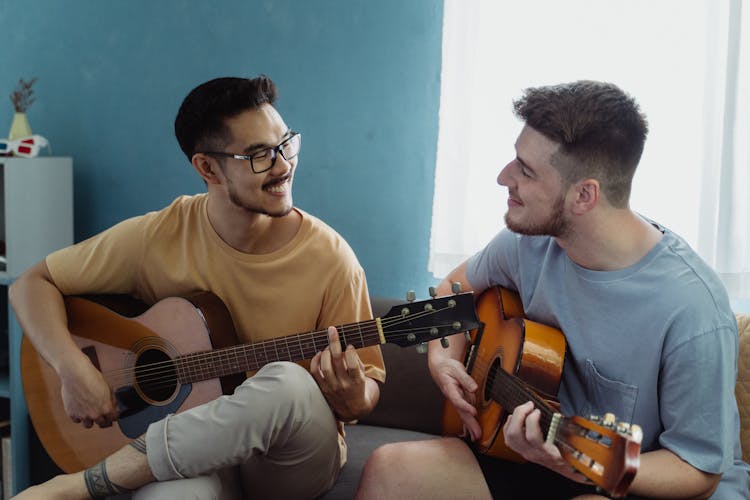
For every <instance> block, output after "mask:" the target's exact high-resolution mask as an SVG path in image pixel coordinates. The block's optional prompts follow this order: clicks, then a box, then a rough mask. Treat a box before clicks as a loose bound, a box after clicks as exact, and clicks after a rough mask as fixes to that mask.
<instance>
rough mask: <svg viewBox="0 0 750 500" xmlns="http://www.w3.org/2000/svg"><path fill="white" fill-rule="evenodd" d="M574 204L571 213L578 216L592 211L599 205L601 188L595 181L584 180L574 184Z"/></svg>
mask: <svg viewBox="0 0 750 500" xmlns="http://www.w3.org/2000/svg"><path fill="white" fill-rule="evenodd" d="M574 187H575V202H574V203H573V212H574V213H576V214H578V215H580V214H584V213H586V212H588V211H589V210H593V208H594V207H595V206H596V205H597V203H599V198H600V196H601V186H600V185H599V181H597V180H596V179H584V180H582V181H579V182H577V183H576V184H575V186H574Z"/></svg>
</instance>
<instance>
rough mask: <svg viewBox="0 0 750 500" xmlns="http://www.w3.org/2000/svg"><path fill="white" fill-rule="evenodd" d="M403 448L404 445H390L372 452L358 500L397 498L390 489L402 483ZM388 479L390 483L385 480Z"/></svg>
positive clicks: (363, 476)
mask: <svg viewBox="0 0 750 500" xmlns="http://www.w3.org/2000/svg"><path fill="white" fill-rule="evenodd" d="M403 448H404V443H390V444H385V445H382V446H380V447H379V448H377V449H376V450H375V451H373V452H372V454H371V455H370V457H369V458H368V459H367V462H365V465H364V467H363V468H362V475H361V477H360V478H359V486H358V488H357V496H356V498H357V499H358V500H364V499H387V498H395V497H394V495H393V492H391V491H390V490H389V488H390V486H391V485H398V484H399V483H400V482H401V481H400V478H399V477H398V474H399V472H400V470H399V468H398V464H403V463H404V460H403V451H404V450H403ZM386 477H387V478H388V481H384V480H383V478H386Z"/></svg>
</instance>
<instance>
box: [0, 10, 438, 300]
mask: <svg viewBox="0 0 750 500" xmlns="http://www.w3.org/2000/svg"><path fill="white" fill-rule="evenodd" d="M442 12H443V6H442V1H441V0H407V1H404V0H273V1H271V0H229V1H214V2H202V1H188V0H158V1H154V0H128V1H114V0H113V1H101V0H66V1H60V0H33V1H29V0H0V23H1V24H0V25H1V26H2V28H1V29H0V47H2V50H0V137H4V136H5V135H6V133H7V129H3V128H2V127H8V128H10V122H11V118H12V114H13V109H12V105H11V103H10V100H9V98H7V97H4V96H9V95H10V92H11V91H12V89H13V87H14V86H15V84H16V82H17V81H18V79H19V78H21V77H23V78H25V79H28V78H30V77H32V76H37V77H38V78H39V81H38V83H37V85H36V86H35V89H36V94H37V96H38V98H37V101H36V102H35V103H34V104H33V105H32V107H31V109H30V110H29V112H28V116H29V121H30V123H31V127H32V129H33V131H34V132H35V133H39V134H42V135H44V136H45V137H47V138H48V139H49V140H50V142H51V145H52V154H53V155H56V156H72V157H73V159H74V168H75V228H76V229H75V234H76V240H80V239H82V238H85V237H87V236H90V235H92V234H94V233H96V232H98V231H100V230H102V229H104V228H106V227H108V226H110V225H111V224H113V223H115V222H117V221H119V220H122V219H124V218H126V217H129V216H132V215H136V214H140V213H142V212H144V211H146V210H153V209H158V208H160V207H162V206H164V205H165V204H167V203H168V202H169V201H170V200H172V199H173V198H174V197H175V196H177V195H179V194H182V193H195V192H199V191H203V190H204V186H203V183H202V182H201V181H200V179H199V178H198V176H197V174H195V173H194V172H193V171H192V169H191V168H190V166H189V164H188V163H187V160H186V159H185V158H184V157H183V156H182V154H181V152H180V150H179V148H178V146H177V143H176V141H175V139H174V136H173V131H172V125H173V120H174V115H175V113H176V111H177V108H178V106H179V104H180V102H181V101H182V99H183V97H184V96H185V95H186V94H187V92H188V91H189V90H190V89H191V88H193V87H194V86H195V85H197V84H198V83H201V82H203V81H205V80H208V79H210V78H214V77H217V76H227V75H231V76H255V75H257V74H259V73H265V74H267V75H269V76H270V77H272V78H273V79H274V80H275V81H276V83H277V85H278V87H279V91H280V99H279V101H278V103H277V107H278V108H279V110H280V112H281V113H282V115H283V116H284V118H285V120H286V122H287V123H288V124H289V125H290V126H291V127H293V128H295V129H297V130H300V131H302V132H303V134H304V147H303V154H302V157H301V161H300V165H299V168H298V172H297V177H296V182H295V203H296V204H297V205H298V206H300V207H301V208H303V209H305V210H308V211H309V212H312V213H313V214H315V215H317V216H319V217H321V218H322V219H323V220H325V221H327V222H328V223H329V224H330V225H331V226H333V227H334V228H335V229H336V230H338V231H339V232H340V233H341V234H342V235H343V236H344V237H345V238H346V239H347V240H348V241H349V243H350V244H351V245H352V247H353V248H354V250H355V251H356V253H357V255H358V256H359V258H360V261H361V262H362V265H363V266H364V268H365V270H366V272H367V275H368V280H369V284H370V289H371V291H372V292H373V293H376V294H386V295H396V296H403V294H404V292H405V291H406V290H407V289H415V290H417V295H418V296H419V297H423V296H424V295H425V294H426V287H427V286H429V285H432V284H434V280H433V279H432V277H431V275H430V274H429V273H428V272H427V255H428V244H429V231H430V227H429V226H430V213H431V209H432V195H433V174H434V165H435V146H436V141H437V117H438V104H439V91H440V53H441V26H442ZM3 123H5V124H6V125H3ZM3 130H6V132H3ZM311 264H312V263H311Z"/></svg>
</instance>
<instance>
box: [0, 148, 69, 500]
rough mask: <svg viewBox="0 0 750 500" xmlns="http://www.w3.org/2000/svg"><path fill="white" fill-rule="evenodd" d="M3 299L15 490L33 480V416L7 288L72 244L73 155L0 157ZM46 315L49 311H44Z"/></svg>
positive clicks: (2, 393)
mask: <svg viewBox="0 0 750 500" xmlns="http://www.w3.org/2000/svg"><path fill="white" fill-rule="evenodd" d="M0 194H2V198H3V199H2V202H0V208H1V209H2V213H1V214H0V241H3V242H4V243H5V267H4V269H2V267H1V266H0V269H2V271H0V287H2V288H4V293H3V294H2V296H1V298H0V300H3V301H5V304H3V306H4V307H7V312H8V314H7V316H8V326H7V328H8V344H9V345H8V356H9V360H8V361H9V363H8V366H9V368H8V374H7V375H4V374H3V375H2V376H0V397H7V398H10V420H11V461H12V463H13V467H12V471H13V484H12V490H13V492H14V493H17V492H18V491H20V490H22V489H24V488H25V487H27V486H28V485H29V480H30V475H29V467H30V464H29V459H30V457H29V432H30V424H29V416H28V410H27V408H26V400H25V399H24V395H23V385H22V382H21V370H20V353H21V336H22V335H23V332H22V331H21V327H20V326H19V325H18V322H17V321H16V318H15V314H14V313H13V311H12V309H11V308H10V306H9V305H8V303H7V301H8V293H7V288H8V286H10V284H12V283H13V281H14V280H15V279H16V278H17V277H18V276H20V275H21V273H23V271H25V270H26V269H27V268H28V267H29V266H31V265H33V264H35V263H37V262H39V261H40V260H42V259H43V258H44V257H45V256H46V255H47V254H49V253H50V252H53V251H54V250H57V249H58V248H63V247H65V246H68V245H71V244H72V243H73V160H72V158H68V157H39V158H11V157H0ZM40 314H44V311H40Z"/></svg>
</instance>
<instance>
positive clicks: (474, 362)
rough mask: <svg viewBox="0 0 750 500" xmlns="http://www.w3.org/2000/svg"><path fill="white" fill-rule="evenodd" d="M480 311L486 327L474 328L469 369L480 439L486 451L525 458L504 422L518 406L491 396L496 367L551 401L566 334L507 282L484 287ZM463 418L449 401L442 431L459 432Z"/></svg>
mask: <svg viewBox="0 0 750 500" xmlns="http://www.w3.org/2000/svg"><path fill="white" fill-rule="evenodd" d="M476 307H477V312H478V315H479V319H480V321H482V322H483V323H484V324H485V326H484V330H483V331H480V330H474V331H472V343H471V345H473V346H474V348H473V350H472V352H469V353H467V355H468V358H469V359H468V363H469V366H468V368H467V369H468V371H469V374H470V375H471V376H472V378H473V379H474V380H475V381H476V382H477V384H478V386H479V388H478V389H477V392H476V395H477V401H476V408H477V412H478V413H477V420H478V421H479V424H480V426H481V428H482V437H481V438H480V440H479V441H478V442H477V443H475V445H476V446H477V448H478V450H479V451H480V452H481V453H485V454H487V455H490V456H493V457H497V458H502V459H505V460H512V461H516V462H521V461H523V459H522V458H521V457H520V455H518V454H517V453H515V452H514V451H513V450H511V449H510V448H508V447H507V446H506V445H505V440H504V439H503V437H502V426H503V424H504V423H505V419H506V417H507V415H508V411H510V412H512V411H513V408H509V409H507V410H506V409H505V408H503V407H502V406H501V405H500V404H499V403H498V402H497V401H495V400H494V399H493V398H492V396H491V392H492V384H493V383H494V381H495V379H496V376H495V372H496V370H500V369H501V370H504V371H505V372H507V373H510V374H512V375H515V376H517V377H518V378H519V379H521V380H523V381H524V382H525V383H526V384H528V385H529V386H530V387H531V388H532V389H533V390H534V391H535V392H536V393H537V394H539V395H540V396H541V397H543V398H545V399H546V400H548V402H550V403H551V404H552V405H556V403H555V401H554V399H555V394H557V389H558V387H559V385H560V377H561V376H562V368H563V361H564V358H565V345H566V344H565V337H564V336H563V334H562V332H560V331H559V330H557V329H555V328H552V327H549V326H545V325H542V324H540V323H536V322H533V321H529V320H527V319H524V317H523V307H522V305H521V302H520V299H519V297H518V296H517V295H516V294H515V293H513V292H511V291H509V290H506V289H504V288H501V287H494V288H490V289H487V290H485V291H484V292H483V293H482V294H481V295H480V296H479V297H478V299H477V305H476ZM462 432H463V422H462V421H461V417H459V415H458V412H457V411H456V409H455V407H454V406H453V405H452V404H451V403H450V402H448V401H446V404H445V409H444V413H443V433H444V434H445V435H448V436H458V435H460V434H461V433H462Z"/></svg>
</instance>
